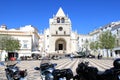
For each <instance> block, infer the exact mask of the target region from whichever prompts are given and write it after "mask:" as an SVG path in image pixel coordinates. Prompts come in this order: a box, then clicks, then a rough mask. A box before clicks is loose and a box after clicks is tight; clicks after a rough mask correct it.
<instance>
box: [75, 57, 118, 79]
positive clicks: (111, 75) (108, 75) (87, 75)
mask: <svg viewBox="0 0 120 80" xmlns="http://www.w3.org/2000/svg"><path fill="white" fill-rule="evenodd" d="M113 65H114V67H113V68H110V69H107V70H105V71H104V72H100V71H98V69H97V68H96V67H92V66H89V62H81V63H80V64H78V67H77V69H76V73H77V75H76V76H74V78H73V80H120V59H116V60H115V61H114V62H113Z"/></svg>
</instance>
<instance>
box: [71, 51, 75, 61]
mask: <svg viewBox="0 0 120 80" xmlns="http://www.w3.org/2000/svg"><path fill="white" fill-rule="evenodd" d="M73 56H74V55H73V53H72V54H70V59H71V61H73Z"/></svg>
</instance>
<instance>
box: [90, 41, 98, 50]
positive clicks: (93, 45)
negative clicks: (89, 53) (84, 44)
mask: <svg viewBox="0 0 120 80" xmlns="http://www.w3.org/2000/svg"><path fill="white" fill-rule="evenodd" d="M98 48H99V43H98V41H95V42H91V43H90V49H91V50H97V49H98Z"/></svg>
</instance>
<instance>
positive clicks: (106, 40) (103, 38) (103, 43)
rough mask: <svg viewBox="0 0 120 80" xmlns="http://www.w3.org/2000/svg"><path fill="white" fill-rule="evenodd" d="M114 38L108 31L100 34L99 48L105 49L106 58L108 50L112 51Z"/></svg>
mask: <svg viewBox="0 0 120 80" xmlns="http://www.w3.org/2000/svg"><path fill="white" fill-rule="evenodd" d="M115 39H116V38H115V36H114V35H112V33H111V32H110V31H105V32H102V33H101V34H100V36H99V42H100V46H99V47H100V48H101V49H107V57H108V49H110V50H112V49H113V48H114V46H115Z"/></svg>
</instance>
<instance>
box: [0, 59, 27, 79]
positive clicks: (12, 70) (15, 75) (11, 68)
mask: <svg viewBox="0 0 120 80" xmlns="http://www.w3.org/2000/svg"><path fill="white" fill-rule="evenodd" d="M9 63H13V62H9ZM18 63H19V61H18V62H16V63H14V64H11V65H8V64H7V65H5V63H3V62H1V63H0V64H1V65H2V66H6V68H5V72H6V77H7V79H8V80H27V78H26V76H27V70H26V69H25V70H19V67H17V66H16V64H18Z"/></svg>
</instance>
